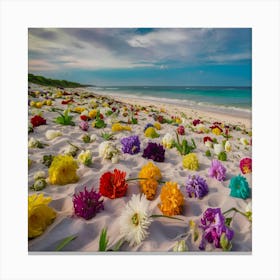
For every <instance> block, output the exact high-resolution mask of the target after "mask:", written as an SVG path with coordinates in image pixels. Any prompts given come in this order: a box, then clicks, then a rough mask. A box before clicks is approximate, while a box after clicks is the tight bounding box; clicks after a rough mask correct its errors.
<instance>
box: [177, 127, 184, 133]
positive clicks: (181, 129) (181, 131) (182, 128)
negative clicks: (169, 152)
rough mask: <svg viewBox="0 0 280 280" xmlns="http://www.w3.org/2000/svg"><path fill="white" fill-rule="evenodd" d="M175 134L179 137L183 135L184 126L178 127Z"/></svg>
mask: <svg viewBox="0 0 280 280" xmlns="http://www.w3.org/2000/svg"><path fill="white" fill-rule="evenodd" d="M177 132H178V134H179V135H185V128H184V126H182V125H179V126H178V127H177Z"/></svg>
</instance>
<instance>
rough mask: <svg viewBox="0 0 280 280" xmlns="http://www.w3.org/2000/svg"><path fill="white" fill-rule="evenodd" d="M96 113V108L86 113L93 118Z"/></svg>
mask: <svg viewBox="0 0 280 280" xmlns="http://www.w3.org/2000/svg"><path fill="white" fill-rule="evenodd" d="M96 115H97V110H96V109H94V110H91V111H89V113H88V116H89V117H90V118H91V119H94V118H95V117H96Z"/></svg>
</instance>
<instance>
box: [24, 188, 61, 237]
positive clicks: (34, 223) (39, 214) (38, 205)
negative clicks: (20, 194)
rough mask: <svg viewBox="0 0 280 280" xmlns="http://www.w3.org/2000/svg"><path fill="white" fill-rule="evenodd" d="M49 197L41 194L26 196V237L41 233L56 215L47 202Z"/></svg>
mask: <svg viewBox="0 0 280 280" xmlns="http://www.w3.org/2000/svg"><path fill="white" fill-rule="evenodd" d="M51 201H52V199H51V197H44V195H43V194H33V195H30V196H28V238H33V237H37V236H39V235H41V234H42V233H43V232H44V231H45V229H46V228H47V226H48V225H50V224H51V223H52V222H53V220H54V219H55V217H56V212H55V211H54V209H53V208H51V207H49V206H48V204H49V203H50V202H51Z"/></svg>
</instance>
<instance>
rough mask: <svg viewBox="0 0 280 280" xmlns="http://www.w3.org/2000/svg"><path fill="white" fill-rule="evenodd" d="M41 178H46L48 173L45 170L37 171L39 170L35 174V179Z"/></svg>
mask: <svg viewBox="0 0 280 280" xmlns="http://www.w3.org/2000/svg"><path fill="white" fill-rule="evenodd" d="M41 178H46V173H45V171H37V172H36V173H35V174H34V180H38V179H41Z"/></svg>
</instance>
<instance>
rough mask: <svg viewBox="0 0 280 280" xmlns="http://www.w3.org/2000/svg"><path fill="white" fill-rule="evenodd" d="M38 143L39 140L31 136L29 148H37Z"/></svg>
mask: <svg viewBox="0 0 280 280" xmlns="http://www.w3.org/2000/svg"><path fill="white" fill-rule="evenodd" d="M37 145H38V140H36V139H35V138H33V137H31V138H30V139H29V141H28V148H36V147H37Z"/></svg>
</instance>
